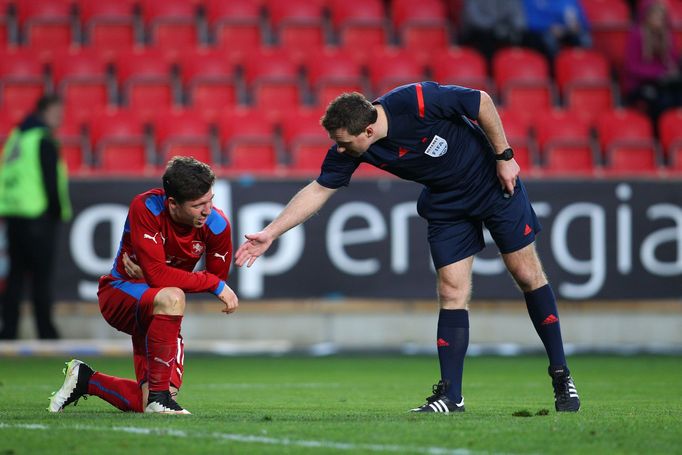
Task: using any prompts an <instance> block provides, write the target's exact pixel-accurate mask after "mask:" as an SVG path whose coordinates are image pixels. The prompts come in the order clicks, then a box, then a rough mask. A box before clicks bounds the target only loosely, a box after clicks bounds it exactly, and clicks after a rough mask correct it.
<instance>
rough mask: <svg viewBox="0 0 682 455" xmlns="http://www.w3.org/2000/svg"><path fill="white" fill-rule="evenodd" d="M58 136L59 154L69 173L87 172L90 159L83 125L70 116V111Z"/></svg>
mask: <svg viewBox="0 0 682 455" xmlns="http://www.w3.org/2000/svg"><path fill="white" fill-rule="evenodd" d="M56 136H57V139H58V140H59V152H60V153H61V155H62V158H63V159H64V161H65V162H66V166H67V168H68V169H69V173H70V174H78V173H82V172H84V171H86V170H87V168H88V161H89V159H88V157H86V151H85V145H86V143H85V141H84V140H83V134H82V129H81V123H80V121H79V120H78V119H77V118H74V117H73V116H71V115H69V111H68V110H67V111H66V115H65V116H64V121H63V122H62V125H61V127H60V128H59V129H58V130H57V134H56Z"/></svg>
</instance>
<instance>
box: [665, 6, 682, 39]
mask: <svg viewBox="0 0 682 455" xmlns="http://www.w3.org/2000/svg"><path fill="white" fill-rule="evenodd" d="M667 5H668V18H669V20H670V25H671V26H672V29H673V37H674V42H675V49H677V50H678V52H679V50H680V49H682V1H680V0H668V2H667Z"/></svg>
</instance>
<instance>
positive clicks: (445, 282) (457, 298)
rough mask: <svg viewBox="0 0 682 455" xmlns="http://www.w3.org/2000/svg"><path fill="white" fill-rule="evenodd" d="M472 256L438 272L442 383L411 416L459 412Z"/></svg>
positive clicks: (466, 338) (462, 401)
mask: <svg viewBox="0 0 682 455" xmlns="http://www.w3.org/2000/svg"><path fill="white" fill-rule="evenodd" d="M472 264H473V256H470V257H468V258H465V259H462V260H460V261H457V262H455V263H452V264H448V265H446V266H443V267H441V268H439V269H438V271H437V274H438V299H439V303H440V307H441V309H440V313H439V315H438V332H437V335H436V340H437V341H436V345H437V347H438V361H439V364H440V372H441V380H440V381H439V382H438V383H437V384H435V385H434V386H433V394H432V395H431V396H429V397H427V398H426V403H424V404H423V405H421V406H419V407H417V408H414V409H412V410H411V411H412V412H441V413H446V414H447V413H451V412H462V411H464V399H463V398H462V373H463V370H464V357H465V355H466V351H467V348H468V347H469V312H468V311H467V305H468V302H469V298H470V295H471V267H472Z"/></svg>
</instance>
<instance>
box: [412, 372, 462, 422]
mask: <svg viewBox="0 0 682 455" xmlns="http://www.w3.org/2000/svg"><path fill="white" fill-rule="evenodd" d="M449 387H450V381H447V380H445V379H441V380H440V381H439V382H438V384H434V385H433V395H431V396H430V397H426V403H424V404H423V405H421V406H419V407H418V408H414V409H411V410H410V412H443V413H445V414H449V413H451V412H464V398H462V401H460V402H459V403H455V402H454V401H452V400H450V398H448V395H447V392H448V388H449Z"/></svg>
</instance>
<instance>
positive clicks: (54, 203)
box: [40, 138, 61, 219]
mask: <svg viewBox="0 0 682 455" xmlns="http://www.w3.org/2000/svg"><path fill="white" fill-rule="evenodd" d="M58 157H59V151H58V150H57V146H56V145H55V143H54V141H52V140H50V139H48V138H43V139H42V140H41V141H40V168H41V170H42V173H43V185H44V186H45V194H46V195H47V213H48V215H49V216H50V217H51V218H57V219H59V218H61V205H60V203H59V190H58V188H57V186H58V182H57V162H58Z"/></svg>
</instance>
